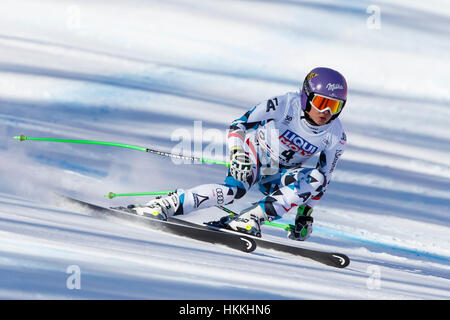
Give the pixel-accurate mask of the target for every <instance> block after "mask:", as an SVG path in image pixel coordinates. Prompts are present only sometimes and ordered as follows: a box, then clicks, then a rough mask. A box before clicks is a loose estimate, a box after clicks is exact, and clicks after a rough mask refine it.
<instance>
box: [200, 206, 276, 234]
mask: <svg viewBox="0 0 450 320" xmlns="http://www.w3.org/2000/svg"><path fill="white" fill-rule="evenodd" d="M268 219H269V218H268V217H267V215H266V213H265V212H264V211H263V209H262V208H261V207H260V206H259V205H256V206H253V207H250V208H248V209H245V210H243V211H242V212H241V213H240V214H239V215H238V216H231V215H228V216H224V217H222V218H221V219H220V220H219V221H211V222H208V223H207V225H210V226H213V227H217V228H225V229H230V230H233V231H238V232H242V233H245V234H248V235H251V236H255V237H261V223H262V222H263V221H266V220H268Z"/></svg>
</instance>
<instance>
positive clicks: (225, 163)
mask: <svg viewBox="0 0 450 320" xmlns="http://www.w3.org/2000/svg"><path fill="white" fill-rule="evenodd" d="M14 139H16V140H19V141H26V140H33V141H50V142H64V143H80V144H93V145H103V146H112V147H120V148H128V149H133V150H138V151H144V152H148V153H153V154H157V155H160V156H165V157H170V158H177V159H183V160H190V161H197V162H201V163H212V164H220V165H223V166H226V167H228V168H229V167H230V165H229V163H227V162H225V161H219V160H211V159H206V158H200V157H192V156H183V155H181V154H174V153H170V152H164V151H160V150H155V149H150V148H145V147H140V146H135V145H131V144H124V143H117V142H108V141H95V140H70V139H52V138H33V137H27V136H25V135H23V134H21V135H20V136H15V137H14Z"/></svg>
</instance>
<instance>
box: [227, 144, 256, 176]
mask: <svg viewBox="0 0 450 320" xmlns="http://www.w3.org/2000/svg"><path fill="white" fill-rule="evenodd" d="M230 158H231V159H230V174H231V176H232V177H233V178H235V179H236V180H238V181H241V182H244V181H247V179H248V178H249V177H251V176H252V162H251V160H250V156H249V154H248V152H245V151H244V149H242V148H235V149H232V150H231V155H230Z"/></svg>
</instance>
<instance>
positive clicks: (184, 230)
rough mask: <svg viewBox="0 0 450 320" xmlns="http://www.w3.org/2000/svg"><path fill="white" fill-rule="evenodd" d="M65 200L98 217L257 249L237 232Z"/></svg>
mask: <svg viewBox="0 0 450 320" xmlns="http://www.w3.org/2000/svg"><path fill="white" fill-rule="evenodd" d="M61 197H62V198H63V199H64V200H66V201H70V202H72V203H75V204H78V205H80V206H82V207H84V208H86V209H88V213H89V214H90V215H91V216H93V217H96V218H108V217H109V218H110V217H113V218H118V219H121V220H126V221H129V222H133V223H138V224H139V225H145V226H148V227H150V228H152V229H157V230H161V231H165V232H169V233H172V234H175V235H178V236H183V237H187V238H190V239H195V240H199V241H203V242H209V243H212V244H221V245H225V246H227V247H230V248H233V249H237V250H240V251H243V252H252V251H254V250H255V249H256V243H255V240H253V239H252V238H250V237H248V236H246V235H243V234H237V233H229V232H222V231H216V230H212V229H209V228H207V227H205V226H201V225H198V224H197V225H194V224H187V223H182V222H183V220H180V219H176V218H171V217H170V218H169V219H168V221H161V220H158V219H153V218H149V217H145V216H139V215H137V214H135V213H131V212H129V210H127V209H126V208H123V207H121V208H105V207H102V206H98V205H95V204H92V203H88V202H85V201H82V200H78V199H74V198H71V197H67V196H61Z"/></svg>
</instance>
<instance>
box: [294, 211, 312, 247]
mask: <svg viewBox="0 0 450 320" xmlns="http://www.w3.org/2000/svg"><path fill="white" fill-rule="evenodd" d="M311 213H312V208H311V207H310V206H308V205H302V206H300V207H299V208H298V210H297V217H295V229H294V230H291V231H289V234H288V237H289V239H292V240H297V241H304V240H306V239H308V238H309V236H310V235H311V232H312V224H313V222H314V219H313V217H311V216H310V215H311Z"/></svg>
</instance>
